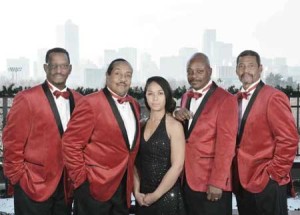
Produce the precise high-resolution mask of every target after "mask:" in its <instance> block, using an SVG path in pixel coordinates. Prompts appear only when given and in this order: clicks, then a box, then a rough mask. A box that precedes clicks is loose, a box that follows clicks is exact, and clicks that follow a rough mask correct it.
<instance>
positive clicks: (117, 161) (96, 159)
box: [63, 59, 140, 215]
mask: <svg viewBox="0 0 300 215" xmlns="http://www.w3.org/2000/svg"><path fill="white" fill-rule="evenodd" d="M132 72H133V71H132V67H131V65H130V64H129V63H128V62H127V61H126V60H124V59H116V60H114V61H113V62H111V64H110V65H109V67H108V69H107V72H106V87H105V88H104V89H102V90H100V91H99V92H96V93H94V94H91V95H88V96H85V97H84V98H83V99H82V100H80V102H79V103H78V106H77V107H76V108H75V110H74V115H73V116H72V119H71V121H70V123H69V125H68V129H67V131H66V133H65V135H64V137H63V154H64V160H65V163H66V166H67V169H68V170H69V174H70V177H71V179H72V182H73V183H74V186H75V188H76V190H75V193H74V197H75V212H76V214H78V215H128V213H129V210H128V207H129V206H130V195H131V192H132V189H133V166H134V160H135V157H136V154H137V151H138V148H139V141H140V126H139V118H140V110H139V104H138V103H137V102H136V101H135V100H134V99H133V98H132V97H131V96H129V95H128V94H127V93H128V90H129V87H130V84H131V78H132Z"/></svg>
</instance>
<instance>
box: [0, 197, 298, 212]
mask: <svg viewBox="0 0 300 215" xmlns="http://www.w3.org/2000/svg"><path fill="white" fill-rule="evenodd" d="M288 207H289V211H299V214H300V197H296V198H288ZM232 208H233V209H236V201H235V198H233V201H232ZM0 212H5V213H8V214H13V212H14V200H13V198H8V199H0Z"/></svg>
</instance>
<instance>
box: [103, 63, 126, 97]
mask: <svg viewBox="0 0 300 215" xmlns="http://www.w3.org/2000/svg"><path fill="white" fill-rule="evenodd" d="M131 78H132V68H131V66H130V65H129V64H128V63H126V62H116V63H115V65H114V67H113V70H112V71H111V73H110V75H109V74H106V85H107V87H108V88H109V89H110V90H112V91H113V92H114V93H115V94H117V95H118V96H122V97H123V96H125V95H126V94H127V92H128V90H129V88H130V84H131Z"/></svg>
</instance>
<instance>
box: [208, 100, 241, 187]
mask: <svg viewBox="0 0 300 215" xmlns="http://www.w3.org/2000/svg"><path fill="white" fill-rule="evenodd" d="M216 123H217V127H216V129H217V131H216V140H215V156H214V162H213V167H212V171H211V175H210V178H209V181H208V184H210V185H213V186H215V187H218V188H221V189H225V188H227V189H228V187H231V185H230V183H231V181H230V178H231V164H232V159H233V157H234V153H235V146H236V136H237V127H238V125H237V123H238V104H237V100H236V98H235V97H234V96H231V95H230V96H228V97H227V98H226V99H225V101H224V102H223V104H221V105H220V109H219V112H218V116H217V122H216Z"/></svg>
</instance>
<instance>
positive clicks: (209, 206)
mask: <svg viewBox="0 0 300 215" xmlns="http://www.w3.org/2000/svg"><path fill="white" fill-rule="evenodd" d="M184 200H185V204H186V211H187V215H232V193H231V192H227V191H223V193H222V197H221V198H220V199H219V200H218V201H210V200H208V199H207V194H206V192H197V191H193V190H192V189H191V188H190V187H189V186H188V184H187V183H186V181H185V182H184Z"/></svg>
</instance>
